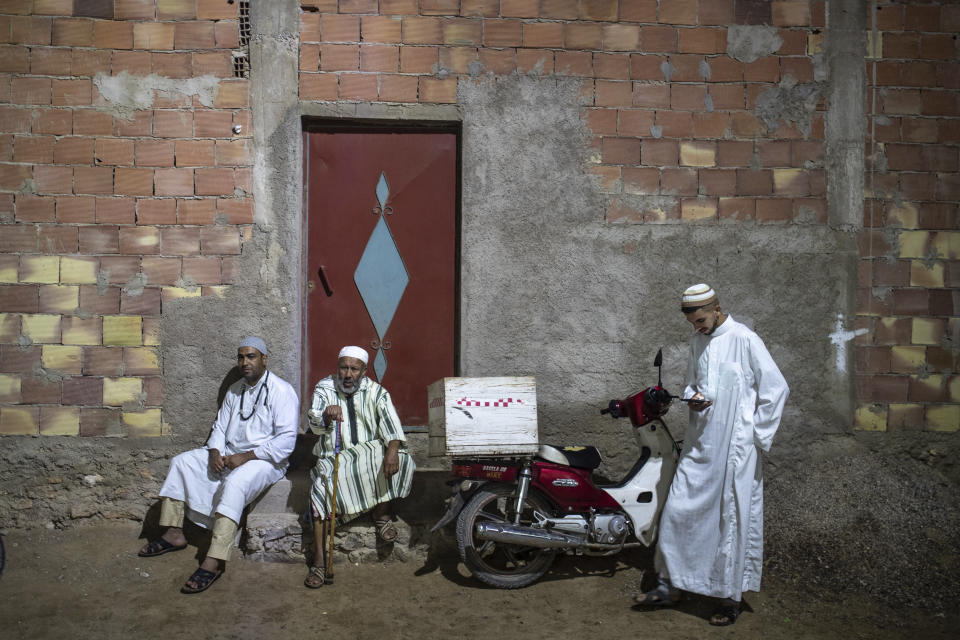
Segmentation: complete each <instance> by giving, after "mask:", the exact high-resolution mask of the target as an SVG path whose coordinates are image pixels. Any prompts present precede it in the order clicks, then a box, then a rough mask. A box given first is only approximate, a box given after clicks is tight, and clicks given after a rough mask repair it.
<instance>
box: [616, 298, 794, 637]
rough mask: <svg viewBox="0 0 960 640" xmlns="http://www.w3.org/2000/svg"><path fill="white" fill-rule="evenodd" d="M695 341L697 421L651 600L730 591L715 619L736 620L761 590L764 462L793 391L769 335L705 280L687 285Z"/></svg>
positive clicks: (666, 515)
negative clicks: (746, 599) (727, 309)
mask: <svg viewBox="0 0 960 640" xmlns="http://www.w3.org/2000/svg"><path fill="white" fill-rule="evenodd" d="M681 310H682V311H683V313H684V315H686V318H687V321H688V322H689V323H690V324H692V325H693V327H694V329H695V330H696V332H697V333H696V335H694V336H693V338H692V339H691V341H690V360H689V364H688V367H687V386H686V389H685V390H684V393H683V397H684V398H690V399H691V401H690V402H689V403H688V404H689V407H690V425H689V427H688V428H687V431H686V434H685V435H684V443H683V453H682V455H681V458H680V462H679V464H678V466H677V472H676V476H674V479H673V483H672V484H671V485H670V493H669V494H668V496H667V500H666V503H665V505H664V508H663V514H662V515H661V517H660V537H659V542H658V543H657V552H656V556H655V563H656V568H657V573H658V575H659V584H658V585H657V587H656V588H655V589H653V590H651V591H648V592H647V593H642V594H638V595H637V596H636V597H635V601H636V602H637V603H638V604H643V605H658V606H670V605H673V604H676V603H677V602H678V601H679V600H680V596H681V593H682V591H690V592H693V593H698V594H701V595H706V596H712V597H715V598H719V599H721V603H720V606H719V608H718V609H717V611H716V613H714V615H713V617H712V618H711V619H710V624H712V625H717V626H723V625H728V624H733V623H734V622H735V621H736V619H737V616H738V615H739V614H740V607H741V604H740V601H741V596H742V593H743V592H744V591H758V590H759V589H760V573H761V567H762V560H763V473H762V471H763V469H762V464H761V462H762V460H761V455H760V452H761V451H769V450H770V445H771V443H772V442H773V436H774V434H775V433H776V431H777V427H778V426H779V424H780V417H781V416H782V415H783V406H784V404H785V403H786V401H787V396H788V395H789V389H788V388H787V382H786V380H784V378H783V375H781V373H780V370H779V369H778V368H777V365H776V364H775V363H774V361H773V358H771V357H770V353H769V352H768V351H767V348H766V347H765V346H764V344H763V341H762V340H761V339H760V337H759V336H758V335H757V334H756V333H754V332H753V331H751V330H750V329H748V328H747V327H746V326H744V325H742V324H740V323H739V322H737V321H736V320H734V319H733V317H731V316H729V315H727V314H725V313H724V312H723V311H722V310H721V308H720V301H719V299H718V297H717V294H716V292H715V291H714V290H713V289H712V288H711V287H710V286H709V285H706V284H698V285H694V286H692V287H690V288H689V289H687V290H686V291H684V293H683V299H682V302H681Z"/></svg>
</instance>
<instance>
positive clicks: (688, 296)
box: [680, 282, 717, 308]
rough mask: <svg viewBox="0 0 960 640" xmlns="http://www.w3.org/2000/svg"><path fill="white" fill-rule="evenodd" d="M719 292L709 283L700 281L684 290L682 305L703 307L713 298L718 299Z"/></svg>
mask: <svg viewBox="0 0 960 640" xmlns="http://www.w3.org/2000/svg"><path fill="white" fill-rule="evenodd" d="M716 297H717V292H716V291H714V290H713V287H711V286H710V285H708V284H704V283H702V282H701V283H700V284H695V285H693V286H692V287H688V288H687V290H686V291H684V292H683V301H682V302H681V304H680V306H681V307H684V308H686V307H702V306H703V305H705V304H707V303H708V302H710V301H711V300H714V299H716Z"/></svg>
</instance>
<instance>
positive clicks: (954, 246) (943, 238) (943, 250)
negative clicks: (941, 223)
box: [930, 231, 960, 259]
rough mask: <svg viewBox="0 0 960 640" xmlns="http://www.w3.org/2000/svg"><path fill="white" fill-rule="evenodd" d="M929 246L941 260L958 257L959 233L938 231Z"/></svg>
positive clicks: (959, 255) (959, 254)
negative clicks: (931, 246)
mask: <svg viewBox="0 0 960 640" xmlns="http://www.w3.org/2000/svg"><path fill="white" fill-rule="evenodd" d="M930 244H932V245H933V248H934V249H936V251H937V254H938V255H939V257H941V258H950V259H953V258H957V257H960V231H938V232H936V233H934V234H933V238H932V242H931V243H930Z"/></svg>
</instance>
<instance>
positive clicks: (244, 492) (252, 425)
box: [160, 371, 300, 528]
mask: <svg viewBox="0 0 960 640" xmlns="http://www.w3.org/2000/svg"><path fill="white" fill-rule="evenodd" d="M258 394H259V395H260V400H259V402H256V406H254V404H255V401H256V399H257V395H258ZM241 399H242V401H243V415H244V416H248V415H250V413H251V411H252V412H253V415H252V416H250V417H249V418H248V419H247V420H241V418H240V411H241ZM299 420H300V401H299V400H298V398H297V393H296V391H294V390H293V387H292V386H290V384H289V383H288V382H286V381H285V380H283V379H282V378H280V377H279V376H277V375H275V374H273V373H271V372H270V371H267V372H266V373H264V374H263V375H262V376H261V377H260V379H259V380H258V381H257V383H256V384H255V385H254V386H252V387H250V386H248V385H247V383H246V381H245V380H239V381H237V382H235V383H234V384H233V385H231V386H230V389H229V390H228V391H227V395H226V396H225V397H224V399H223V404H222V405H221V406H220V412H219V413H218V414H217V420H216V422H214V423H213V429H212V430H211V432H210V437H209V438H208V439H207V445H206V447H205V448H200V449H193V450H191V451H187V452H185V453H181V454H180V455H178V456H175V457H174V458H173V460H171V461H170V471H169V472H168V473H167V479H166V480H165V481H164V483H163V487H161V488H160V496H161V497H165V498H173V499H174V500H180V501H182V502H184V503H186V507H187V517H188V518H190V520H192V521H193V522H196V523H197V524H198V525H200V526H202V527H206V528H210V527H212V526H213V518H214V515H215V514H217V513H219V514H222V515H224V516H226V517H228V518H230V519H231V520H233V521H234V522H240V516H241V514H242V513H243V508H244V507H245V506H246V505H247V504H249V503H250V502H252V501H253V499H254V498H256V497H257V496H258V495H259V494H260V492H261V491H263V490H264V489H266V488H267V487H269V486H270V485H272V484H273V483H274V482H276V481H277V480H279V479H280V478H282V477H283V474H284V473H285V472H286V470H287V459H288V458H289V457H290V454H291V453H292V452H293V447H294V445H295V444H296V442H297V427H298V424H299ZM210 449H217V450H218V451H220V454H221V455H223V456H229V455H232V454H234V453H244V452H247V451H252V452H253V454H254V455H255V456H257V459H256V460H250V461H249V462H246V463H244V464H242V465H240V466H239V467H237V468H236V469H232V470H230V469H224V471H223V472H222V473H219V474H214V473H212V472H211V471H210V465H209V455H210V454H209V451H210Z"/></svg>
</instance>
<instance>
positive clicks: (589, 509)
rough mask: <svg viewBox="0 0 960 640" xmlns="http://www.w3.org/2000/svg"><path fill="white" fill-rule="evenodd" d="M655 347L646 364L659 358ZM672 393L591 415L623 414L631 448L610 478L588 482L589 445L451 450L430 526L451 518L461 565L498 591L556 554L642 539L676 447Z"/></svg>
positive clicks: (648, 541) (592, 460)
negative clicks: (630, 459)
mask: <svg viewBox="0 0 960 640" xmlns="http://www.w3.org/2000/svg"><path fill="white" fill-rule="evenodd" d="M662 360H663V357H662V352H658V353H657V357H656V359H655V360H654V366H655V367H657V368H658V369H659V368H660V366H661V364H662ZM675 398H676V396H673V395H671V394H670V393H669V392H668V391H667V390H666V389H664V388H663V386H662V384H661V381H660V376H659V372H658V382H657V385H656V386H653V387H648V388H646V389H644V390H643V391H640V392H638V393H635V394H633V395H631V396H629V397H627V398H625V399H623V400H611V401H610V403H609V406H608V407H607V408H606V409H603V410H602V411H601V412H600V413H601V414H610V416H611V417H613V418H629V419H630V422H631V423H632V424H633V426H634V427H635V434H636V437H637V441H638V444H639V447H640V455H639V457H638V459H637V462H636V464H634V465H633V468H632V469H631V470H630V472H629V473H627V475H626V477H625V478H624V479H623V480H622V481H620V482H619V483H617V484H612V485H605V484H598V483H597V482H595V481H594V478H593V471H594V470H595V469H596V468H597V467H599V466H600V463H601V461H602V459H601V457H600V452H599V451H598V450H597V448H596V447H590V446H573V447H571V446H565V447H561V446H555V445H549V444H541V445H540V448H539V451H538V452H537V453H536V454H535V455H533V456H525V457H509V458H503V457H496V458H455V459H454V460H453V464H452V472H453V475H454V476H455V479H454V480H451V481H450V484H451V485H453V496H452V497H451V498H450V499H449V501H448V506H447V511H446V513H445V514H444V515H443V517H442V518H441V519H440V521H439V522H438V523H437V524H436V525H434V527H433V529H432V530H433V531H436V530H437V529H439V528H441V527H443V526H445V525H446V524H448V523H450V522H452V521H453V520H454V519H456V528H457V547H458V548H459V551H460V557H461V559H462V560H463V562H464V564H465V565H466V566H467V568H468V569H469V570H470V572H471V573H472V574H473V575H474V576H475V577H476V578H478V579H479V580H481V581H483V582H485V583H487V584H489V585H492V586H494V587H499V588H502V589H516V588H519V587H525V586H527V585H529V584H532V583H534V582H536V581H537V580H538V579H540V577H541V576H543V574H545V573H546V572H547V570H548V569H549V568H550V565H551V564H552V563H553V560H554V558H555V557H556V555H557V554H558V553H561V552H565V553H572V554H583V555H593V556H608V555H613V554H615V553H619V552H620V551H622V550H623V549H628V548H632V547H638V546H640V545H643V546H650V545H652V544H653V543H654V541H655V540H656V535H657V522H658V518H659V515H660V509H661V508H662V506H663V501H664V499H665V498H666V495H667V491H668V490H669V488H670V482H671V480H672V479H673V474H674V471H675V470H676V466H677V460H678V458H679V454H680V448H679V446H678V443H677V442H676V441H675V440H674V439H673V437H672V436H671V435H670V432H669V430H668V429H667V425H666V424H665V423H664V422H663V420H662V419H661V418H662V416H663V415H664V414H665V413H666V412H667V410H668V409H669V407H670V403H671V402H672V401H673V400H674V399H675Z"/></svg>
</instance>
